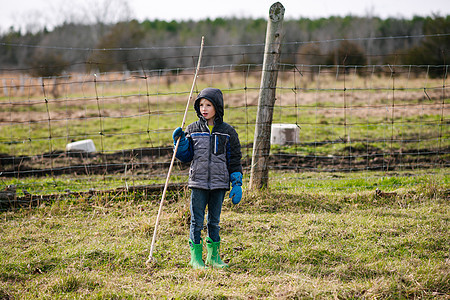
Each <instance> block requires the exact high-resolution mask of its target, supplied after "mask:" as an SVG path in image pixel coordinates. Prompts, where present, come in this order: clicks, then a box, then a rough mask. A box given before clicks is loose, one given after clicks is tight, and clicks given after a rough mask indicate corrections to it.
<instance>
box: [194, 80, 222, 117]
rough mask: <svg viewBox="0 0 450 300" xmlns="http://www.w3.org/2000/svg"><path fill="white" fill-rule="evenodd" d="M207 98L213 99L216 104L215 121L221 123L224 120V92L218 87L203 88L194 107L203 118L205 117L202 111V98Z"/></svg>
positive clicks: (212, 101)
mask: <svg viewBox="0 0 450 300" xmlns="http://www.w3.org/2000/svg"><path fill="white" fill-rule="evenodd" d="M201 99H207V100H209V101H211V103H212V104H213V105H214V109H215V110H216V116H215V119H214V121H215V123H216V124H219V123H222V122H223V113H224V111H223V94H222V91H221V90H219V89H216V88H206V89H203V90H202V91H201V92H200V93H199V94H198V96H197V98H196V99H195V102H194V109H195V112H196V113H197V116H198V117H199V118H201V119H204V118H203V116H202V114H201V112H200V100H201Z"/></svg>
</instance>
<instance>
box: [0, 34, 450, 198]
mask: <svg viewBox="0 0 450 300" xmlns="http://www.w3.org/2000/svg"><path fill="white" fill-rule="evenodd" d="M374 42H376V40H374ZM321 43H325V42H321ZM230 47H233V46H232V45H231V46H230ZM240 47H242V45H240ZM262 47H263V45H259V44H258V45H247V46H246V49H248V51H249V53H250V52H252V53H254V52H255V49H261V48H262ZM214 49H216V46H210V52H209V53H208V54H206V55H207V56H209V57H208V58H207V59H206V63H204V64H203V65H202V67H201V69H200V75H199V77H198V79H197V87H196V92H198V91H200V90H201V89H203V88H205V87H217V88H220V89H221V90H222V91H223V92H224V102H225V116H224V121H225V122H228V123H230V124H231V125H233V126H234V127H235V128H236V130H237V132H238V134H239V137H240V141H241V145H242V153H243V159H242V162H243V166H244V173H245V174H244V175H245V178H247V177H248V176H249V172H250V163H251V156H252V144H253V140H254V132H255V120H256V112H257V109H258V95H259V90H260V81H261V68H262V65H261V64H248V63H247V64H246V63H231V64H216V63H215V62H216V60H217V59H219V57H220V61H222V59H223V55H220V54H218V55H217V57H215V56H214V55H213V54H212V53H214V52H213V51H211V50H214ZM42 50H48V49H45V48H44V49H42ZM116 50H117V49H116ZM142 50H143V49H136V51H142ZM152 50H155V49H152ZM161 50H164V49H161ZM194 50H195V51H196V49H194ZM66 51H71V50H69V49H68V50H66ZM72 51H83V49H75V50H72ZM85 51H86V52H89V53H90V52H92V49H86V50H85ZM128 51H131V50H128ZM258 51H259V50H258ZM233 55H234V56H240V57H245V55H246V53H242V52H241V53H236V54H233ZM233 55H231V56H233ZM159 59H164V58H161V57H159ZM166 59H170V60H176V59H177V57H174V56H170V57H167V58H166ZM195 59H196V57H193V62H195ZM243 60H245V59H243ZM99 64H100V63H95V64H94V65H95V66H96V67H97V69H96V68H90V70H89V71H88V72H70V73H67V74H64V75H61V76H52V77H32V76H30V75H29V74H28V72H26V71H27V70H23V69H8V70H5V69H3V72H2V73H0V107H1V109H0V162H1V163H0V172H1V174H0V178H1V179H2V182H3V185H4V186H7V185H14V186H15V188H16V189H17V195H19V196H21V195H27V194H30V193H31V194H40V195H42V194H52V193H66V192H71V191H89V190H93V189H95V190H107V189H113V188H125V189H130V188H132V187H136V186H148V185H152V184H161V183H162V182H164V179H165V176H166V174H167V170H168V166H169V162H170V158H171V156H172V137H171V135H172V131H173V130H174V128H176V127H178V126H180V123H181V120H182V117H183V113H184V108H185V105H186V101H187V98H188V95H189V91H190V86H191V82H192V77H193V74H194V67H193V66H194V65H195V64H194V63H193V66H192V67H182V68H176V69H155V70H149V69H145V68H142V69H140V70H137V71H128V70H125V71H118V72H100V71H98V70H99V68H98V66H99ZM124 64H125V62H124ZM91 65H92V62H91ZM100 69H101V68H100ZM436 70H439V73H441V74H444V75H443V76H438V77H436V76H432V75H433V74H436V72H435V71H436ZM447 72H448V65H385V64H377V65H322V64H296V63H283V64H281V65H280V71H279V75H278V83H277V92H276V93H277V100H276V102H275V108H274V115H273V123H274V124H277V125H274V126H273V128H272V135H271V149H270V166H269V168H270V170H271V172H270V175H269V176H270V177H271V178H270V180H271V182H276V184H275V186H276V188H279V189H282V188H285V187H288V186H292V183H291V182H295V184H294V185H296V186H298V187H300V188H306V189H308V188H316V187H320V186H321V179H325V178H326V179H329V178H330V177H331V178H339V174H341V173H351V174H354V176H355V178H360V179H361V178H365V179H372V181H373V180H375V181H378V184H379V185H380V186H382V185H385V186H395V184H396V183H395V180H390V179H389V180H386V178H387V175H386V174H387V172H397V174H398V173H402V174H409V176H411V177H412V178H414V177H416V176H417V175H420V176H427V175H431V174H434V173H435V172H437V170H440V171H442V170H444V172H448V170H447V169H446V168H448V167H449V153H450V142H449V133H450V131H449V128H448V123H449V118H448V116H449V103H450V101H449V99H448V86H447V82H446V79H447V74H448V73H447ZM196 119H197V117H196V114H195V112H194V110H193V108H192V109H191V110H190V112H189V114H188V116H187V124H189V123H190V122H193V121H195V120H196ZM80 141H82V143H81V144H82V145H83V146H84V147H87V146H86V145H89V147H91V146H92V145H93V146H94V147H95V149H88V150H89V151H87V152H86V151H78V150H77V148H76V147H75V148H70V147H71V146H74V145H75V144H73V143H74V142H80ZM90 141H92V144H91V143H90ZM78 144H79V143H78ZM188 168H189V166H188V165H185V164H182V163H180V162H177V165H176V166H175V169H174V171H173V173H172V174H173V175H172V180H171V182H173V183H175V184H176V183H180V184H182V183H185V182H186V178H187V175H188ZM390 176H392V177H395V175H390ZM390 176H388V177H389V178H391V177H390ZM283 182H284V183H283ZM415 182H417V181H414V179H412V180H411V184H415ZM340 184H341V183H339V184H338V183H336V186H332V187H331V188H336V189H338V188H348V187H343V186H340Z"/></svg>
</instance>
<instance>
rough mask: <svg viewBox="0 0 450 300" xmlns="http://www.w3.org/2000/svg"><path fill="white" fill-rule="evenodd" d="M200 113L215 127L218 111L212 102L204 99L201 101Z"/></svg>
mask: <svg viewBox="0 0 450 300" xmlns="http://www.w3.org/2000/svg"><path fill="white" fill-rule="evenodd" d="M200 113H201V114H202V116H203V117H204V118H205V119H206V121H208V125H214V117H215V116H216V109H215V108H214V105H213V104H212V103H211V101H209V100H207V99H205V98H203V99H200Z"/></svg>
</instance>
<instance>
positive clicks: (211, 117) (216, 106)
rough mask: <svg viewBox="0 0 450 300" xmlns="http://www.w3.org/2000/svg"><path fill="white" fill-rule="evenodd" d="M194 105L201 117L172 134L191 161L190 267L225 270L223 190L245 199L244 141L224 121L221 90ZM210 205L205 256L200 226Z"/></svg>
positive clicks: (180, 151) (199, 98)
mask: <svg viewBox="0 0 450 300" xmlns="http://www.w3.org/2000/svg"><path fill="white" fill-rule="evenodd" d="M194 109H195V111H196V113H197V116H198V117H199V120H198V121H196V122H194V123H192V124H190V125H189V126H187V128H186V132H183V131H182V129H181V127H178V128H177V129H175V130H174V132H173V136H172V137H173V140H174V144H176V142H177V140H178V138H180V143H179V145H178V151H177V153H176V157H177V158H178V159H179V160H181V161H182V162H191V167H190V170H189V181H188V186H189V188H190V189H191V204H190V210H191V225H190V230H189V246H190V249H191V261H190V263H189V264H190V265H191V266H192V267H193V268H194V269H201V268H205V263H206V265H208V266H212V267H214V268H226V267H228V265H227V264H226V263H224V262H223V261H222V260H221V259H220V256H219V248H220V235H219V230H220V227H219V222H220V213H221V211H222V203H223V200H224V197H225V192H226V191H227V190H229V189H230V182H231V185H232V189H231V192H230V198H231V199H232V202H233V203H234V204H237V203H239V201H241V198H242V188H241V186H242V165H241V157H242V154H241V145H240V142H239V137H238V134H237V133H236V130H234V128H233V127H231V126H230V125H229V124H227V123H225V122H223V114H224V108H223V94H222V92H221V91H220V90H219V89H215V88H206V89H204V90H202V91H201V92H200V94H198V96H197V98H196V100H195V102H194ZM206 206H208V215H207V228H208V236H207V237H206V248H207V256H206V261H205V263H204V262H203V259H202V252H203V241H202V239H201V230H202V229H203V221H204V217H205V209H206Z"/></svg>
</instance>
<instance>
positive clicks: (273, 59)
mask: <svg viewBox="0 0 450 300" xmlns="http://www.w3.org/2000/svg"><path fill="white" fill-rule="evenodd" d="M284 11H285V9H284V6H283V5H282V4H281V3H280V2H276V3H274V4H272V6H271V7H270V11H269V20H268V23H267V32H266V44H265V48H264V62H263V69H262V75H261V86H260V92H259V99H258V112H257V115H256V125H255V137H254V142H253V155H252V165H251V175H250V189H261V188H267V187H268V182H269V169H268V160H269V154H270V133H271V126H272V119H273V107H274V104H275V100H276V99H275V92H276V85H277V78H278V70H279V65H280V55H281V39H282V32H281V31H282V27H283V18H284Z"/></svg>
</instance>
